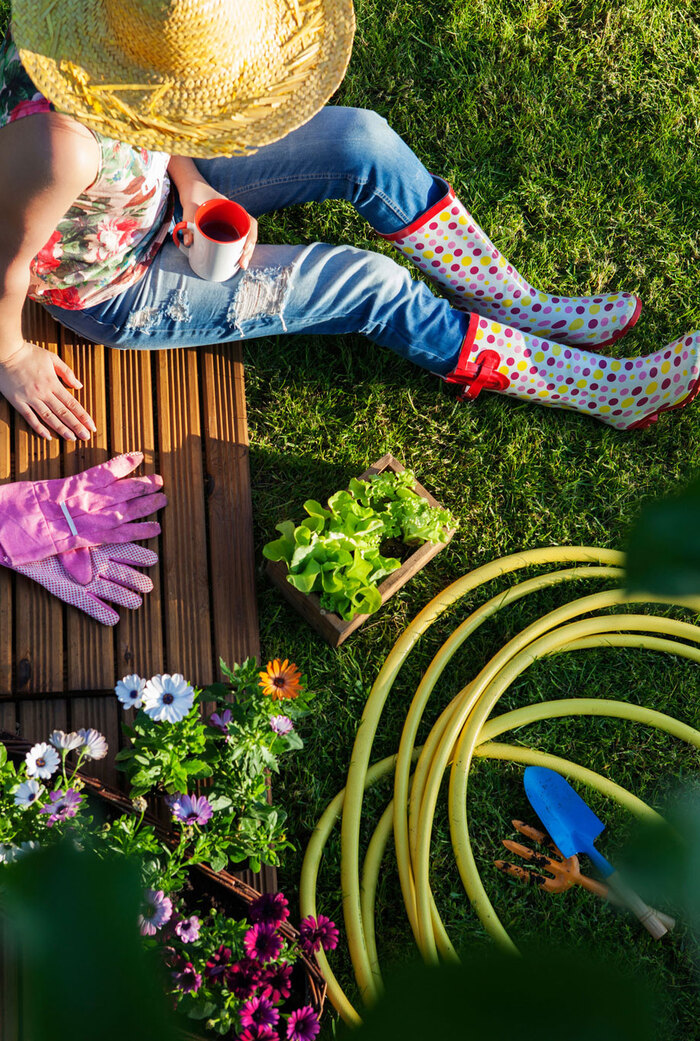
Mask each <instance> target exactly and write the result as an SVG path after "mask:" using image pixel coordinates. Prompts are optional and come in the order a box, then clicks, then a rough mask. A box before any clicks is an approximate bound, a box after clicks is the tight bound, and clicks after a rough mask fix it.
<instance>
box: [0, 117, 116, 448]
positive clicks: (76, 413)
mask: <svg viewBox="0 0 700 1041" xmlns="http://www.w3.org/2000/svg"><path fill="white" fill-rule="evenodd" d="M98 169H99V147H98V144H97V142H96V141H95V139H94V137H93V136H92V134H91V133H90V132H89V131H88V130H86V129H85V128H84V127H82V126H80V124H79V123H77V122H76V121H75V120H74V119H71V118H70V117H68V116H62V115H59V114H58V113H55V112H46V113H39V114H37V115H34V116H27V117H26V118H24V119H21V120H17V122H15V123H10V124H8V125H7V126H5V127H3V128H2V131H0V394H2V395H4V397H5V398H7V400H8V401H9V402H10V404H11V405H13V406H14V407H15V408H16V409H17V411H18V412H19V413H20V414H21V415H22V416H23V417H24V418H25V419H26V421H27V423H29V425H30V426H31V427H32V429H33V430H35V431H36V433H37V434H40V435H41V436H42V437H45V438H46V439H47V440H50V439H51V433H50V431H55V432H56V433H58V434H61V435H62V436H63V437H65V438H67V439H68V440H71V441H74V440H75V438H76V435H77V436H78V437H81V438H84V439H87V438H89V437H90V432H91V431H94V430H95V429H96V428H95V424H94V423H93V421H92V419H91V418H90V416H89V415H88V414H87V412H86V411H85V409H84V408H83V407H82V405H81V404H80V403H79V402H78V401H77V400H76V399H75V398H74V397H73V395H72V394H71V393H70V392H69V391H68V390H67V388H66V386H65V385H64V384H67V385H68V386H70V387H74V388H77V387H80V386H81V384H80V382H79V381H78V379H77V378H76V376H75V375H74V373H73V371H72V370H71V369H70V368H69V367H68V366H67V365H66V364H65V362H63V361H61V359H60V358H59V357H58V356H57V355H55V354H52V353H51V352H50V351H45V350H43V348H41V347H37V346H36V345H35V344H32V343H28V342H27V341H26V340H24V339H23V337H22V321H21V319H22V307H23V304H24V300H25V297H26V295H27V289H28V287H29V279H30V272H29V265H30V263H31V261H32V259H33V257H34V256H35V255H36V254H37V253H38V252H39V250H40V249H41V248H42V246H44V245H45V243H46V242H47V241H48V240H49V238H50V237H51V235H52V233H53V231H54V230H55V228H56V225H57V224H58V222H59V220H60V219H61V217H62V216H63V215H64V213H65V212H66V211H67V210H68V209H69V208H70V206H71V205H72V203H73V202H74V201H75V199H76V198H77V197H78V196H79V195H80V194H81V192H83V191H84V190H85V189H86V188H87V187H88V186H89V185H90V184H91V183H92V182H93V181H94V179H95V177H96V176H97V171H98Z"/></svg>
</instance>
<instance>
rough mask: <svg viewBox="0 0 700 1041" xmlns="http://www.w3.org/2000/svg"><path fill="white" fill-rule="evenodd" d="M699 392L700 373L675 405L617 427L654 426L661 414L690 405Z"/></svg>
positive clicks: (664, 406) (635, 428)
mask: <svg viewBox="0 0 700 1041" xmlns="http://www.w3.org/2000/svg"><path fill="white" fill-rule="evenodd" d="M699 393H700V375H698V376H696V377H695V381H694V382H693V383H692V384H691V387H690V391H689V392H688V393H687V394H686V396H685V397H684V398H681V400H680V401H677V402H676V404H675V405H662V406H661V408H658V409H657V410H656V412H651V413H650V414H649V415H648V416H644V418H643V419H638V420H637V422H636V423H630V425H629V426H628V427H618V428H617V429H618V430H620V429H622V430H623V431H626V430H645V429H646V428H647V427H650V426H653V425H654V423H657V422H658V420H659V416H661V415H663V414H664V412H676V411H677V410H678V409H681V408H685V406H686V405H689V404H690V403H691V401H694V400H695V398H696V397H697V396H698V394H699Z"/></svg>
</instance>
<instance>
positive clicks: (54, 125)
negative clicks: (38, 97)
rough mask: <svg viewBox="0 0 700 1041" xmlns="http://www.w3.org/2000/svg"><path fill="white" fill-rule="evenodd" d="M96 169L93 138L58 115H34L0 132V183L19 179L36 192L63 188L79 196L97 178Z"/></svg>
mask: <svg viewBox="0 0 700 1041" xmlns="http://www.w3.org/2000/svg"><path fill="white" fill-rule="evenodd" d="M99 165H100V146H99V144H98V143H97V140H96V139H95V137H94V135H93V134H92V133H91V131H90V130H88V129H87V127H84V126H82V125H81V124H80V123H79V122H78V121H77V120H76V119H73V117H72V116H68V115H64V114H63V113H61V112H38V113H36V114H35V115H32V116H25V118H24V119H18V120H15V122H13V123H8V124H6V126H4V127H3V128H2V130H0V182H2V181H3V180H5V179H6V178H8V177H9V178H10V179H11V180H15V179H16V178H17V177H22V178H27V179H28V180H29V182H31V183H32V184H33V185H34V186H35V187H37V188H40V187H45V186H47V185H50V184H51V185H55V184H63V185H65V186H70V188H71V190H75V191H76V194H80V192H82V191H84V190H85V189H86V188H88V187H89V186H90V185H91V184H92V182H93V181H94V180H95V178H96V177H97V174H98V171H99Z"/></svg>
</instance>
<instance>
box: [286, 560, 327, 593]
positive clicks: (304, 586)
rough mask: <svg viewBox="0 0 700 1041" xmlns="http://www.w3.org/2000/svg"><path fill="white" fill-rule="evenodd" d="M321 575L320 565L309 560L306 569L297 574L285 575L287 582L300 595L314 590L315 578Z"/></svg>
mask: <svg viewBox="0 0 700 1041" xmlns="http://www.w3.org/2000/svg"><path fill="white" fill-rule="evenodd" d="M320 573H321V565H320V564H319V563H318V561H317V560H309V562H308V563H307V565H306V567H305V568H304V570H303V571H301V572H299V574H296V575H292V574H289V575H287V581H288V582H289V584H290V585H292V586H294V588H295V589H298V590H300V592H302V593H310V592H311V590H312V589H313V588H314V585H315V583H316V578H317V576H318V575H319V574H320Z"/></svg>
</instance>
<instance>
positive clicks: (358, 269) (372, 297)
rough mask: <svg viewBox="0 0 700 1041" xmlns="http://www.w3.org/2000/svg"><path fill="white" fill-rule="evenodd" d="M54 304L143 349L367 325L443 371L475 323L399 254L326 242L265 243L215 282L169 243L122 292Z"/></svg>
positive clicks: (78, 322) (84, 330)
mask: <svg viewBox="0 0 700 1041" xmlns="http://www.w3.org/2000/svg"><path fill="white" fill-rule="evenodd" d="M48 310H49V311H50V312H51V314H53V315H54V316H55V317H56V318H58V320H59V321H60V322H62V323H63V324H64V325H66V326H68V328H70V329H73V330H74V331H75V332H77V333H78V334H80V335H82V336H85V337H86V338H88V339H91V340H93V341H96V342H99V343H104V344H108V345H111V346H115V347H133V348H141V349H160V348H167V347H186V346H200V345H204V344H208V343H220V342H226V341H228V340H242V339H253V338H255V337H259V336H267V335H277V334H279V333H284V332H289V333H297V332H309V333H349V332H359V333H364V334H365V335H366V336H367V337H369V339H371V340H372V341H374V342H375V343H378V344H381V345H382V346H384V347H388V348H389V349H391V350H393V351H396V352H397V353H398V354H400V355H402V356H403V357H405V358H407V359H409V360H410V361H413V362H414V363H415V364H416V365H420V366H421V367H422V368H425V369H428V370H430V371H431V372H434V373H436V374H439V375H446V374H447V373H448V372H450V371H451V369H452V368H453V367H454V365H455V364H456V361H457V358H458V357H459V353H460V349H461V346H462V344H463V342H464V338H465V335H466V333H467V329H468V327H469V316H468V315H465V314H463V313H462V312H461V311H458V310H456V309H455V308H453V307H451V306H450V304H449V302H448V301H447V300H444V299H442V298H439V297H436V296H434V294H433V293H432V292H431V291H430V289H429V288H428V287H427V286H426V285H425V284H424V283H423V282H416V281H415V280H414V279H412V278H411V276H410V274H409V272H408V271H407V270H406V269H405V268H404V267H401V266H400V265H398V264H396V263H395V262H394V261H393V260H391V259H390V258H389V257H385V256H383V255H381V254H379V253H371V252H369V251H366V250H360V249H354V248H353V247H351V246H329V245H325V244H323V243H319V242H316V243H313V244H312V245H310V246H271V245H258V246H256V248H255V250H254V253H253V259H252V261H251V264H250V266H249V268H248V269H247V270H246V271H239V272H238V273H237V274H236V275H235V276H234V277H233V278H231V279H229V280H228V281H227V282H207V281H205V280H204V279H201V278H198V277H197V276H196V275H194V274H193V273H192V271H191V270H190V267H189V264H188V261H187V258H186V257H185V256H184V255H183V254H182V253H181V252H180V251H179V250H178V249H177V248H176V246H175V245H174V244H173V243H172V241H168V242H166V243H165V245H164V246H163V248H162V249H161V250H160V252H159V253H158V255H157V257H156V259H155V261H154V262H153V264H152V265H151V267H150V269H149V271H148V272H147V273H146V275H145V276H144V277H143V279H142V280H141V281H140V282H138V283H137V284H136V285H135V286H132V287H131V288H129V289H127V290H126V291H125V292H124V293H122V294H120V295H119V296H117V297H115V298H113V299H112V300H109V301H106V302H105V303H104V304H99V305H97V306H96V307H93V308H88V309H86V310H84V311H65V310H62V309H60V308H56V307H49V308H48Z"/></svg>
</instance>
